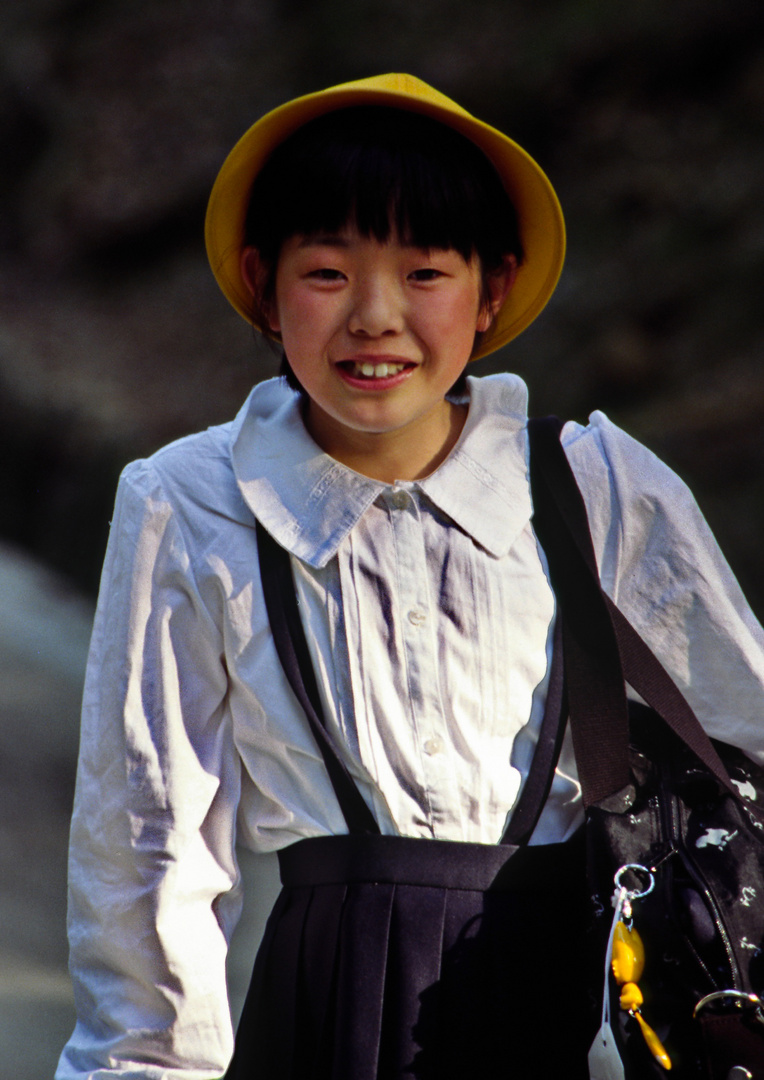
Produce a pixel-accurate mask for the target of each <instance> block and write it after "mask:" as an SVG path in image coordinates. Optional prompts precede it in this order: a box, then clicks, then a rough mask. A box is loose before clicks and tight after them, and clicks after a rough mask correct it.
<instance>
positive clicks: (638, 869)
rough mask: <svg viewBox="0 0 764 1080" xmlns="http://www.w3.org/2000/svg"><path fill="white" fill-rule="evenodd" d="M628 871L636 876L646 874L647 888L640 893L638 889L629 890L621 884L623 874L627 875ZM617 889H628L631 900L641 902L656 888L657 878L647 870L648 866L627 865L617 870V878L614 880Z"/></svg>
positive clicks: (638, 864) (627, 892)
mask: <svg viewBox="0 0 764 1080" xmlns="http://www.w3.org/2000/svg"><path fill="white" fill-rule="evenodd" d="M627 870H631V871H632V872H633V873H635V874H645V875H646V876H647V882H648V883H647V888H646V889H645V890H644V891H643V892H640V891H639V890H638V889H627V888H626V886H625V885H622V884H621V874H625V873H626V871H627ZM613 881H614V882H615V887H616V888H617V889H626V894H627V895H628V897H629V899H630V900H640V899H641V898H642V897H643V896H648V895H649V894H650V893H651V892H652V891H653V889H654V888H655V877H654V876H653V874H652V873H651V872H650V871H649V870H648V869H647V867H646V866H642V864H641V863H626V864H625V865H624V866H621V867H620V868H619V869H618V870H616V873H615V877H614V878H613Z"/></svg>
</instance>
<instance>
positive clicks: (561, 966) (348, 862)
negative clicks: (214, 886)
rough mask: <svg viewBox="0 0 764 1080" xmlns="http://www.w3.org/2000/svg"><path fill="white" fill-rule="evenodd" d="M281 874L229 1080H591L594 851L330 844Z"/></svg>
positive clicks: (377, 841) (283, 858)
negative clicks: (588, 932)
mask: <svg viewBox="0 0 764 1080" xmlns="http://www.w3.org/2000/svg"><path fill="white" fill-rule="evenodd" d="M279 862H280V867H281V879H282V884H283V888H282V891H281V893H280V895H279V898H278V900H277V902H276V905H275V907H274V910H273V913H272V915H271V917H270V919H269V921H268V925H267V928H266V931H265V935H264V938H263V942H262V945H261V948H260V951H259V953H258V956H257V960H256V962H255V968H254V972H253V976H252V983H251V986H250V990H249V993H248V996H247V1000H246V1002H245V1006H244V1010H243V1013H242V1017H241V1021H240V1025H239V1030H238V1033H237V1037H236V1050H235V1054H234V1058H233V1061H232V1063H231V1066H230V1069H229V1071H228V1073H227V1080H377V1078H384V1080H398V1078H400V1080H403V1078H417V1080H436V1078H437V1080H451V1078H454V1080H456V1078H458V1080H470V1078H473V1077H481V1078H482V1077H485V1078H488V1077H493V1076H497V1075H502V1076H506V1077H511V1078H517V1080H524V1078H531V1077H533V1078H547V1077H552V1076H555V1075H564V1076H565V1077H566V1080H584V1078H586V1077H587V1076H588V1071H587V1069H586V1055H587V1051H588V1047H589V1045H590V1043H591V1040H592V1038H593V1035H594V1031H595V1030H596V1027H597V1020H598V1017H597V1015H596V1012H597V1005H596V1000H595V999H596V994H595V993H594V992H593V991H594V989H595V987H596V982H597V972H598V970H599V969H600V967H601V958H600V957H597V958H588V957H587V955H586V945H585V935H584V932H583V927H584V925H585V922H586V921H587V911H588V904H587V898H586V887H585V876H584V871H585V867H584V852H583V844H582V843H580V841H579V838H574V840H573V841H570V842H568V843H567V844H554V845H549V846H546V847H533V848H524V849H522V850H519V851H515V849H513V848H511V847H508V846H506V845H496V846H491V845H482V844H461V843H449V842H446V841H436V840H415V839H410V838H405V837H388V836H376V837H368V838H367V837H355V836H343V837H321V838H317V839H310V840H303V841H300V842H299V843H297V844H295V845H294V846H292V847H290V848H287V849H286V850H285V851H283V852H281V853H280V855H279ZM592 960H594V964H592ZM599 978H600V979H601V974H600V976H599ZM497 1070H499V1072H497Z"/></svg>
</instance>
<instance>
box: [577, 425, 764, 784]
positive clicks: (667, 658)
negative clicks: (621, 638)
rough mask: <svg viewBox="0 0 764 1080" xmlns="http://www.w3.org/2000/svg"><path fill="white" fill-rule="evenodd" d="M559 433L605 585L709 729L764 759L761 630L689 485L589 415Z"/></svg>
mask: <svg viewBox="0 0 764 1080" xmlns="http://www.w3.org/2000/svg"><path fill="white" fill-rule="evenodd" d="M591 420H592V422H591V424H590V427H589V428H587V429H585V430H582V429H578V430H577V431H576V432H575V433H574V432H570V431H566V438H565V440H564V441H565V443H566V450H567V452H568V454H569V456H570V459H571V464H572V465H573V467H574V470H575V472H576V475H577V477H578V479H579V483H580V485H581V488H582V491H583V493H584V497H585V499H586V503H587V509H588V512H589V515H590V521H591V526H592V534H593V538H594V543H595V549H596V551H597V556H598V559H599V563H600V573H601V577H602V581H603V585H604V587H605V589H606V591H607V592H608V593H609V594H610V595H611V596H612V598H613V599H614V600H615V602H616V603H617V604H618V605H619V607H620V608H621V609H622V611H623V612H624V614H625V615H626V616H627V618H628V619H630V621H631V622H632V623H633V624H634V626H635V627H636V629H637V630H638V631H639V633H640V634H641V635H642V637H643V638H644V639H645V641H646V642H647V644H648V645H649V646H650V648H651V649H652V650H653V652H654V653H655V654H656V656H657V657H658V658H659V660H660V661H661V662H662V663H663V665H664V667H666V669H667V670H668V672H669V674H670V675H671V677H672V678H673V679H674V681H675V682H676V683H677V685H678V686H679V688H680V689H681V690H682V692H683V693H684V694H685V696H686V697H687V699H688V701H689V702H690V704H691V705H692V707H693V709H694V710H695V712H696V713H697V716H698V719H699V720H700V721H701V723H702V724H703V727H704V728H705V729H706V731H707V732H708V734H709V735H711V736H712V737H713V738H717V739H722V740H724V741H725V742H729V743H732V744H734V745H736V746H739V747H740V748H741V749H743V750H745V751H746V752H747V753H748V754H749V755H750V756H751V757H752V758H754V759H755V760H757V761H759V762H761V763H764V631H762V628H761V626H760V625H759V623H758V622H757V620H756V618H755V617H754V615H753V613H752V611H751V609H750V608H749V606H748V604H747V602H746V600H745V597H744V596H743V594H742V592H741V590H740V587H739V585H738V583H737V581H736V579H735V577H734V575H733V573H732V571H731V570H730V568H729V566H728V564H727V562H726V560H725V559H724V556H723V555H722V553H721V551H720V550H719V547H718V545H717V543H716V540H715V539H714V537H713V535H712V533H711V530H710V529H709V527H708V525H707V523H706V521H705V519H704V518H703V515H702V514H701V512H700V510H699V509H698V506H697V504H696V502H695V500H694V498H693V496H692V494H691V492H690V491H689V489H688V488H687V486H686V485H685V484H684V483H683V481H682V480H680V479H679V477H678V476H677V475H676V474H675V473H674V472H672V470H671V469H669V468H668V466H666V465H664V464H663V463H662V462H661V461H660V460H659V459H658V458H656V457H655V455H654V454H652V453H651V452H650V451H649V450H647V449H646V448H645V447H644V446H642V445H641V444H640V443H638V442H636V441H635V440H634V439H632V438H630V437H629V436H628V435H626V434H625V433H624V432H623V431H621V430H620V429H619V428H617V427H616V426H615V425H614V424H612V423H610V421H609V420H608V419H607V418H606V417H605V416H603V415H602V414H601V413H595V414H594V415H593V416H592V418H591Z"/></svg>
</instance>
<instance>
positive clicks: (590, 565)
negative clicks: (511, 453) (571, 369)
mask: <svg viewBox="0 0 764 1080" xmlns="http://www.w3.org/2000/svg"><path fill="white" fill-rule="evenodd" d="M561 430H562V423H561V422H560V420H558V419H557V417H547V418H544V419H538V420H531V421H529V424H528V433H529V438H530V443H531V453H530V460H531V483H532V489H533V501H534V516H533V525H534V529H535V531H536V534H537V536H538V538H539V541H540V543H541V546H542V547H543V549H544V551H545V553H546V556H547V561H548V564H549V574H550V578H551V581H552V587H553V589H554V591H555V594H556V596H557V599H558V602H559V604H560V608H561V611H562V617H563V648H564V652H565V669H566V678H567V683H568V700H569V705H570V721H571V731H572V735H573V745H574V750H575V754H576V765H577V767H578V771H579V778H580V780H581V788H582V796H583V801H584V805H585V806H590V805H592V803H596V802H600V801H601V800H602V799H604V798H606V797H608V796H609V795H613V794H615V793H616V792H618V791H620V790H622V789H623V788H624V787H625V786H626V785H627V784H628V782H629V763H628V706H627V702H626V690H625V682H628V683H629V684H630V685H631V686H632V687H633V688H634V690H636V692H637V693H638V694H639V695H640V696H641V697H642V698H643V699H644V700H645V701H646V702H647V704H648V705H650V706H651V708H652V709H653V710H654V711H655V712H656V713H658V715H659V716H660V717H661V719H662V720H663V721H664V722H665V723H666V724H667V725H668V727H669V728H671V730H672V731H673V732H674V733H675V734H676V735H677V736H678V737H679V738H680V739H681V741H682V742H683V743H684V744H685V745H686V746H688V747H689V749H690V750H692V751H693V753H694V754H695V755H696V756H697V757H698V758H699V759H700V760H701V761H702V762H703V764H704V765H705V766H706V768H708V770H709V771H710V772H711V774H712V775H713V776H714V777H715V778H716V779H717V780H718V782H719V783H720V784H721V785H722V786H723V787H724V788H726V789H727V791H729V792H730V794H731V795H733V796H734V797H735V798H736V799H738V798H739V797H740V796H739V792H738V791H737V789H736V788H735V786H734V785H733V783H732V781H731V779H730V777H729V774H728V773H727V770H726V769H725V767H724V765H723V763H722V761H721V758H720V757H719V755H718V754H717V752H716V750H715V749H714V747H713V744H712V743H711V740H710V739H709V738H708V736H707V735H706V733H705V732H704V731H703V728H702V727H701V726H700V723H699V721H698V719H697V717H696V716H695V713H694V712H693V711H692V709H691V708H690V706H689V704H688V703H687V701H686V700H685V698H684V696H683V695H682V693H681V692H680V690H679V689H678V687H677V686H676V685H675V683H674V682H673V680H672V679H671V677H670V676H669V675H668V673H667V672H666V670H665V668H664V667H663V666H662V664H661V663H660V662H659V661H658V659H657V658H656V657H655V656H654V654H653V653H652V652H651V651H650V649H649V648H648V646H647V645H646V644H645V642H644V641H643V640H642V638H641V637H640V636H639V634H638V633H637V631H636V630H635V629H634V627H633V626H632V625H631V623H630V622H629V621H628V619H627V618H626V616H625V615H624V614H623V613H622V612H621V611H620V610H619V609H618V608H617V607H616V605H615V604H614V603H613V601H612V600H611V599H610V597H608V596H607V594H606V593H605V592H604V590H603V589H602V586H601V584H600V580H599V571H598V568H597V561H596V556H595V553H594V545H593V543H592V538H591V533H590V531H589V523H588V518H587V513H586V505H585V503H584V500H583V496H582V495H581V492H580V490H579V488H578V484H577V483H576V478H575V476H574V474H573V470H572V469H571V467H570V464H569V462H568V458H567V455H566V454H565V451H564V449H563V448H562V444H561V443H560V432H561Z"/></svg>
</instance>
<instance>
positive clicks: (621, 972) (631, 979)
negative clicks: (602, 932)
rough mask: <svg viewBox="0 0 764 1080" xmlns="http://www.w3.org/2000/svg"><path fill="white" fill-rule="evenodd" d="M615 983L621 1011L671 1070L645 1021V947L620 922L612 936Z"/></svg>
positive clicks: (656, 1057)
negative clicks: (642, 981)
mask: <svg viewBox="0 0 764 1080" xmlns="http://www.w3.org/2000/svg"><path fill="white" fill-rule="evenodd" d="M610 966H611V969H612V971H613V976H614V978H615V981H616V982H617V983H618V985H619V986H620V987H621V1008H622V1009H623V1010H624V1012H627V1013H629V1015H630V1016H633V1017H634V1019H635V1020H636V1021H637V1023H638V1024H639V1028H640V1030H641V1032H642V1034H643V1036H644V1039H645V1042H646V1043H647V1047H648V1049H649V1051H650V1053H651V1054H652V1055H653V1057H654V1058H655V1060H656V1061H657V1062H658V1063H659V1064H660V1065H662V1066H663V1068H664V1069H667V1070H668V1069H670V1068H671V1058H670V1057H669V1056H668V1054H667V1053H666V1050H665V1048H664V1046H663V1043H662V1042H661V1041H660V1039H659V1038H658V1036H657V1035H656V1034H655V1032H654V1031H653V1029H652V1028H651V1027H650V1025H649V1024H648V1023H647V1022H646V1021H645V1020H644V1019H643V1017H642V1013H641V1012H640V1008H641V1006H642V1002H643V1000H644V998H643V997H642V991H641V990H640V989H639V987H638V986H637V981H638V980H639V979H640V978H641V976H642V972H643V971H644V969H645V947H644V945H643V944H642V938H641V937H640V936H639V934H638V933H637V931H636V930H635V929H634V928H633V927H632V928H631V929H629V927H628V926H626V924H625V923H623V922H620V921H619V922H617V923H616V925H615V931H614V934H613V954H612V957H611V961H610Z"/></svg>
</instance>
